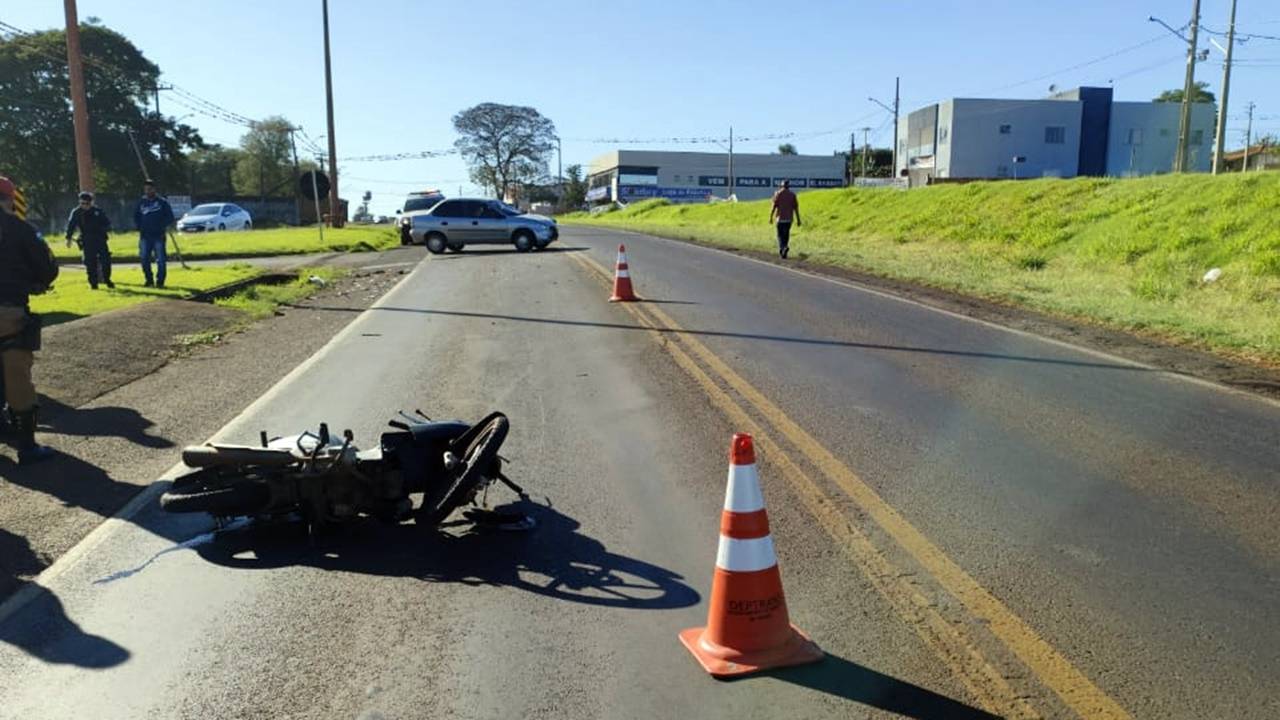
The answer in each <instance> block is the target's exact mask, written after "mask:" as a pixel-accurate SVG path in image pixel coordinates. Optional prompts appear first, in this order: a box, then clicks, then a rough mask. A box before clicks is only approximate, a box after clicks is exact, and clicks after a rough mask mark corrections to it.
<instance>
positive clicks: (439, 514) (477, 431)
mask: <svg viewBox="0 0 1280 720" xmlns="http://www.w3.org/2000/svg"><path fill="white" fill-rule="evenodd" d="M508 429H510V422H509V421H508V420H507V416H506V415H503V414H502V413H500V412H495V413H491V414H490V415H489V416H487V417H486V418H484V419H483V420H481V421H480V422H478V423H476V424H475V425H473V426H471V429H469V430H467V431H466V432H465V433H463V434H462V435H460V436H459V437H458V438H457V439H456V440H454V441H453V442H452V443H451V444H450V447H451V448H452V451H453V452H454V453H455V454H458V455H459V459H460V460H461V462H460V463H459V466H458V467H459V468H460V469H459V470H458V471H457V472H456V474H455V473H450V475H449V476H448V477H447V478H446V479H445V481H444V482H442V483H440V487H441V488H442V489H443V492H432V489H431V488H428V489H427V492H426V493H425V494H424V495H423V497H422V505H421V506H420V507H419V508H418V511H417V514H416V516H415V518H414V522H416V523H417V524H419V525H427V526H430V527H435V526H436V525H439V524H440V523H441V522H442V521H443V520H444V519H445V518H447V517H449V514H450V513H452V512H453V511H454V510H456V509H458V507H459V506H461V505H462V504H463V503H465V502H467V501H468V500H470V499H471V497H472V495H474V493H475V491H476V489H477V488H478V487H479V485H480V481H481V480H482V479H483V478H484V477H485V474H486V472H492V473H495V474H496V472H497V469H498V467H499V466H498V462H499V460H498V450H499V449H501V448H502V443H503V441H505V440H506V439H507V430H508Z"/></svg>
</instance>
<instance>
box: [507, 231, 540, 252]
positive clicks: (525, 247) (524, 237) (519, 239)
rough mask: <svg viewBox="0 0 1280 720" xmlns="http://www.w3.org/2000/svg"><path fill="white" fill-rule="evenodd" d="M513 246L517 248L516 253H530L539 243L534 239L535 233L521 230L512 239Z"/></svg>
mask: <svg viewBox="0 0 1280 720" xmlns="http://www.w3.org/2000/svg"><path fill="white" fill-rule="evenodd" d="M511 242H512V244H514V245H515V246H516V252H529V251H530V250H532V249H533V246H534V245H536V244H537V241H536V240H535V239H534V237H533V233H531V232H529V231H528V230H521V231H519V232H517V233H516V234H515V235H514V236H512V238H511Z"/></svg>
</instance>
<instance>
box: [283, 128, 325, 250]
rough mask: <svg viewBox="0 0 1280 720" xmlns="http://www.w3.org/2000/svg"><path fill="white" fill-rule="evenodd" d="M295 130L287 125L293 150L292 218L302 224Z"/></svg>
mask: <svg viewBox="0 0 1280 720" xmlns="http://www.w3.org/2000/svg"><path fill="white" fill-rule="evenodd" d="M296 131H297V128H295V127H292V126H290V127H289V147H290V148H291V149H292V150H293V179H294V181H293V185H294V188H293V218H294V222H295V223H297V224H298V225H299V226H301V225H302V198H300V197H299V195H300V193H299V192H298V187H297V185H298V178H300V177H302V176H301V175H300V174H299V173H298V143H297V142H295V141H294V139H293V133H294V132H296ZM317 219H319V218H317Z"/></svg>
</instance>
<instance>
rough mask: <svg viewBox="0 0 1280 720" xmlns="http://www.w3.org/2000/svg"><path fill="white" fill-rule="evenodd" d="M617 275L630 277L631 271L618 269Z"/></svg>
mask: <svg viewBox="0 0 1280 720" xmlns="http://www.w3.org/2000/svg"><path fill="white" fill-rule="evenodd" d="M618 277H620V278H629V277H631V273H629V272H627V271H626V270H619V271H618Z"/></svg>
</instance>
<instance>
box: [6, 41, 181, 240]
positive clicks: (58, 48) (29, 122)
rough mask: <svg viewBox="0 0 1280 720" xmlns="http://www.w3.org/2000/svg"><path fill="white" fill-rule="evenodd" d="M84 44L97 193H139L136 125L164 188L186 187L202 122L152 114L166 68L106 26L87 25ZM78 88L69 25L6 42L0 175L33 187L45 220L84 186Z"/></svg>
mask: <svg viewBox="0 0 1280 720" xmlns="http://www.w3.org/2000/svg"><path fill="white" fill-rule="evenodd" d="M80 45H81V50H82V52H83V54H84V58H85V92H86V95H87V97H88V104H89V136H90V144H91V146H92V149H93V159H94V182H95V184H96V186H97V190H98V191H99V192H103V193H119V194H124V195H131V194H134V193H137V192H139V190H140V188H139V186H140V181H141V177H140V176H141V174H142V171H141V169H139V167H138V160H137V158H136V156H135V155H134V152H133V147H132V145H131V144H130V140H129V133H130V131H132V132H133V134H134V137H135V138H136V139H137V142H138V146H139V149H140V151H141V152H142V154H143V157H144V161H145V162H146V165H147V169H148V173H149V174H150V175H151V176H152V177H153V178H154V179H155V180H156V181H157V182H159V183H160V185H161V187H162V188H165V187H168V186H178V187H183V186H186V182H185V180H186V178H187V168H186V155H185V152H186V151H187V150H188V149H192V148H198V147H200V146H202V145H203V144H204V143H203V141H202V140H201V138H200V135H199V133H198V132H197V131H196V130H195V129H194V128H192V127H190V126H188V125H182V124H179V123H177V122H175V121H174V120H173V119H172V118H168V117H162V116H158V115H156V114H155V113H154V112H151V111H149V110H147V105H148V100H149V99H150V97H151V93H152V88H153V87H154V86H155V83H156V81H157V79H158V78H159V76H160V68H159V67H157V66H156V65H155V63H153V62H151V61H150V60H148V59H147V58H146V57H145V56H144V55H143V54H142V52H141V51H140V50H138V48H137V47H135V46H134V45H133V43H131V42H130V41H129V40H128V39H127V38H125V37H124V36H123V35H121V34H119V33H117V32H115V31H114V30H111V29H109V28H106V27H103V26H101V25H98V24H82V25H81V27H80ZM70 85H71V81H70V79H69V76H68V70H67V61H66V33H65V31H63V30H48V31H44V32H39V33H32V34H30V35H25V36H14V37H11V38H10V39H8V40H4V39H0V164H3V167H0V172H3V173H4V174H7V175H9V176H11V177H13V178H14V179H15V180H16V181H17V182H18V183H19V184H20V185H22V186H23V187H24V188H25V189H26V190H27V193H28V196H29V200H30V203H31V205H32V210H33V211H34V214H35V215H38V216H43V217H47V216H48V212H49V208H50V207H52V204H53V203H54V202H55V201H56V200H57V199H58V198H59V197H65V196H68V195H73V194H74V193H75V192H76V191H77V190H78V187H77V185H78V179H77V175H76V158H75V137H74V130H73V123H72V117H71V104H70V100H69V98H70V96H71V92H70ZM161 158H163V161H161Z"/></svg>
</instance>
